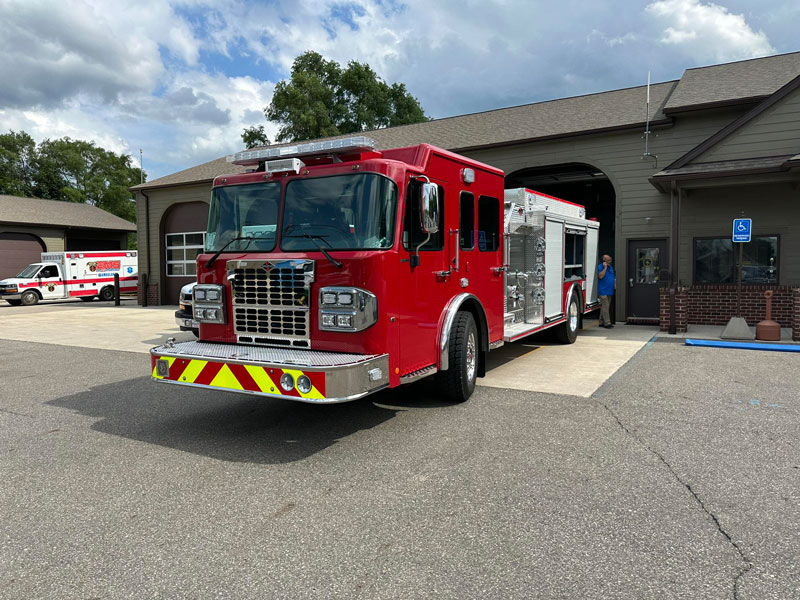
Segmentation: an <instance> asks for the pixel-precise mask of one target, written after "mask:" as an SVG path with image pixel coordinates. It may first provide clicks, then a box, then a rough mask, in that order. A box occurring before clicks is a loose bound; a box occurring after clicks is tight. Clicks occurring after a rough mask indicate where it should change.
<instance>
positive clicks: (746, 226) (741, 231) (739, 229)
mask: <svg viewBox="0 0 800 600" xmlns="http://www.w3.org/2000/svg"><path fill="white" fill-rule="evenodd" d="M752 229H753V219H734V220H733V241H734V242H745V243H746V242H749V241H750V232H751V231H752Z"/></svg>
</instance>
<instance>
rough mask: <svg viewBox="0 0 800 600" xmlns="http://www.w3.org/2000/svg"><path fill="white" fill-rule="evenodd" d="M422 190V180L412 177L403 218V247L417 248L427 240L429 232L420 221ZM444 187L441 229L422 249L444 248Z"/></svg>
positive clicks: (440, 190)
mask: <svg viewBox="0 0 800 600" xmlns="http://www.w3.org/2000/svg"><path fill="white" fill-rule="evenodd" d="M421 192H422V182H421V181H417V180H416V179H412V180H411V181H410V182H409V184H408V189H407V190H406V211H405V218H404V220H403V248H405V249H406V250H412V251H414V250H416V249H417V246H419V245H420V244H421V243H422V242H424V241H425V238H426V237H427V235H428V234H427V233H424V232H423V231H422V224H421V223H420V214H419V209H420V195H421ZM444 207H445V201H444V188H443V187H442V186H439V231H438V232H437V233H434V234H433V235H432V236H431V239H430V240H428V243H427V244H425V245H424V246H422V248H420V250H441V249H442V248H444V235H445V231H444Z"/></svg>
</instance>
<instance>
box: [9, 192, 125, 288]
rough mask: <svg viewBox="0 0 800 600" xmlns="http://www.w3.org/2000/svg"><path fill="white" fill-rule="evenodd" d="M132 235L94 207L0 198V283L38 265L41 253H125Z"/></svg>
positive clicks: (115, 218)
mask: <svg viewBox="0 0 800 600" xmlns="http://www.w3.org/2000/svg"><path fill="white" fill-rule="evenodd" d="M135 231H136V225H135V224H133V223H131V222H130V221H126V220H125V219H122V218H120V217H118V216H116V215H112V214H111V213H110V212H106V211H104V210H102V209H100V208H97V207H96V206H90V205H88V204H81V203H78V202H62V201H59V200H42V199H41V198H19V197H17V196H4V195H0V279H3V278H5V277H13V276H14V275H16V274H17V273H19V272H20V271H21V270H22V269H23V268H25V267H26V266H28V265H29V264H31V263H35V262H39V261H40V260H41V258H42V256H41V255H42V252H65V251H67V250H125V249H127V248H128V236H129V234H131V233H134V232H135Z"/></svg>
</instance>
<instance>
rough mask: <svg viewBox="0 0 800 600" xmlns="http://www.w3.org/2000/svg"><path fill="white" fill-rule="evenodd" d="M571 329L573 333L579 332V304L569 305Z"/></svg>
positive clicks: (572, 303) (571, 303)
mask: <svg viewBox="0 0 800 600" xmlns="http://www.w3.org/2000/svg"><path fill="white" fill-rule="evenodd" d="M569 328H570V330H571V331H577V330H578V304H577V303H575V302H570V303H569Z"/></svg>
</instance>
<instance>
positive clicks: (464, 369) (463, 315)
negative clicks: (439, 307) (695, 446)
mask: <svg viewBox="0 0 800 600" xmlns="http://www.w3.org/2000/svg"><path fill="white" fill-rule="evenodd" d="M478 352H480V347H479V346H478V329H477V327H475V319H474V318H473V317H472V314H471V313H468V312H464V311H459V312H458V313H456V318H455V319H454V320H453V325H452V328H451V329H450V341H449V344H448V348H447V353H448V358H449V363H448V364H449V367H448V369H447V370H446V371H440V372H439V373H437V375H436V377H437V379H438V382H437V383H438V385H439V391H440V392H441V393H442V395H444V396H445V397H446V398H447V399H448V400H450V401H452V402H465V401H466V400H468V399H469V397H470V396H471V395H472V392H474V391H475V379H476V378H477V375H478Z"/></svg>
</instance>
